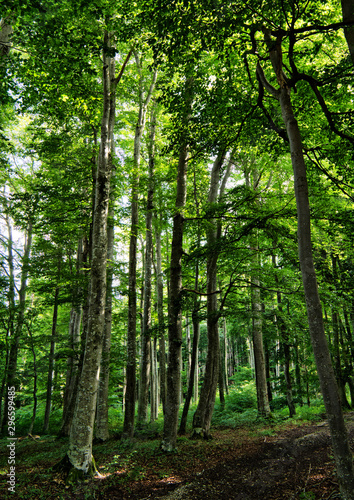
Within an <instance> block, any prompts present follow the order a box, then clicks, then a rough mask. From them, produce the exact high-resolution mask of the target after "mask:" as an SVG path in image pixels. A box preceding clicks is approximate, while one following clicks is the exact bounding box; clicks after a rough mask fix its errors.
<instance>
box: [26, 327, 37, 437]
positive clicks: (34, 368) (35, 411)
mask: <svg viewBox="0 0 354 500" xmlns="http://www.w3.org/2000/svg"><path fill="white" fill-rule="evenodd" d="M27 329H28V333H29V336H30V339H31V351H32V355H33V409H32V418H31V422H30V425H29V427H28V434H32V432H33V426H34V422H35V420H36V413H37V401H38V398H37V378H38V376H37V358H36V349H35V347H34V343H33V337H32V332H31V330H30V328H29V327H28V325H27Z"/></svg>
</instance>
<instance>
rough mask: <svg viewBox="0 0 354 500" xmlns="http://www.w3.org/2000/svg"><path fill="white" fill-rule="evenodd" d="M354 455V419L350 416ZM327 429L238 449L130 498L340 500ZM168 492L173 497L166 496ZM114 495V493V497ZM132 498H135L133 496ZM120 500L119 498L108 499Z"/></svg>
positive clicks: (294, 431)
mask: <svg viewBox="0 0 354 500" xmlns="http://www.w3.org/2000/svg"><path fill="white" fill-rule="evenodd" d="M347 419H348V431H349V436H350V441H351V447H352V449H353V443H354V414H351V415H348V417H347ZM330 444H331V443H330V435H329V429H328V424H327V423H325V422H321V423H319V424H316V425H312V426H306V427H295V428H290V429H286V430H285V431H283V432H281V433H279V434H277V435H276V436H270V437H269V436H265V437H263V438H261V439H259V440H256V441H254V442H252V443H248V444H247V443H243V444H241V445H238V444H237V435H235V446H234V449H233V450H228V451H227V452H226V453H225V455H224V454H223V453H222V452H220V455H219V457H218V463H213V464H212V465H211V466H210V467H207V468H205V469H204V470H201V471H198V472H196V473H194V474H192V475H191V476H189V477H188V478H184V479H183V478H181V480H180V481H179V482H174V483H173V484H169V485H167V484H166V486H162V485H161V483H156V484H151V483H150V484H149V485H148V484H146V486H144V485H143V484H140V487H139V488H137V489H136V490H135V493H134V496H132V497H129V498H140V499H144V500H145V499H146V500H147V499H154V498H159V499H160V500H167V499H171V500H172V499H174V500H180V499H185V500H293V499H294V500H295V499H303V500H314V499H326V500H329V499H331V500H333V499H335V498H337V499H339V498H340V495H339V487H338V482H337V478H336V476H335V467H334V461H333V456H332V452H331V446H330ZM168 489H171V490H173V491H170V492H167V491H166V490H168ZM112 493H113V492H112ZM135 495H136V496H135ZM111 498H112V499H113V498H117V499H118V498H122V497H120V496H117V497H114V496H112V497H111Z"/></svg>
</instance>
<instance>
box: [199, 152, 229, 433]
mask: <svg viewBox="0 0 354 500" xmlns="http://www.w3.org/2000/svg"><path fill="white" fill-rule="evenodd" d="M224 159H225V151H222V152H221V153H219V155H218V156H217V158H216V160H215V162H214V165H213V168H212V172H211V178H210V188H209V195H208V203H209V204H212V203H215V202H216V201H217V199H218V194H219V182H220V170H221V167H222V165H223V162H224ZM219 232H221V227H220V228H219V227H218V224H217V223H216V222H215V221H210V222H209V228H208V229H207V244H208V246H209V255H208V259H207V333H208V351H207V358H206V363H205V374H204V380H203V385H202V388H201V392H200V397H199V403H198V407H197V409H196V412H195V413H194V416H193V436H194V437H204V438H209V430H210V424H211V417H212V414H213V410H214V404H215V395H216V389H217V384H218V379H219V366H220V344H219V328H218V320H219V315H220V313H219V311H218V297H217V293H216V291H217V260H218V250H217V248H216V244H217V240H218V237H219V236H220V235H219Z"/></svg>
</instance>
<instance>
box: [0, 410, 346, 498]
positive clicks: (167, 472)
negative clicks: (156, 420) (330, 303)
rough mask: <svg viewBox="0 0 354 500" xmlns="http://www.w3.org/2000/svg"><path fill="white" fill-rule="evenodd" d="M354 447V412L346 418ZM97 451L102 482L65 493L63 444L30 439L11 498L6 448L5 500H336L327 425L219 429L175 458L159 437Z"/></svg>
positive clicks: (0, 461)
mask: <svg viewBox="0 0 354 500" xmlns="http://www.w3.org/2000/svg"><path fill="white" fill-rule="evenodd" d="M346 421H347V423H348V429H349V435H350V442H351V446H352V449H353V448H354V412H351V413H347V414H346ZM152 434H153V435H149V433H142V434H141V436H140V437H139V438H137V439H134V440H132V441H129V442H126V443H122V442H121V441H117V440H113V439H112V440H110V441H108V442H106V443H104V444H99V445H95V447H94V455H95V459H96V462H97V466H98V468H99V471H100V473H101V477H97V478H94V479H93V480H91V481H89V482H87V483H82V484H81V485H80V486H76V487H73V486H68V485H66V484H65V478H63V477H62V475H61V474H59V473H57V472H53V470H52V469H51V468H52V467H53V466H54V465H55V463H57V462H58V460H59V459H60V458H62V457H63V456H64V455H65V451H66V448H67V441H66V440H55V438H52V437H48V436H46V437H43V438H37V440H33V439H31V438H26V439H23V440H20V441H18V442H17V444H16V492H15V493H12V492H8V490H7V488H8V486H9V485H8V484H7V483H6V481H7V479H8V476H6V474H8V472H9V471H8V465H7V460H8V455H9V452H8V448H7V446H6V440H2V441H1V450H0V473H1V476H2V481H1V484H0V498H12V499H14V500H15V499H20V498H25V499H36V500H37V499H53V500H54V499H58V500H66V499H71V498H75V499H107V500H132V499H141V500H148V499H155V498H158V499H160V500H167V499H171V500H173V499H176V500H177V499H185V500H197V499H202V500H231V499H232V500H293V499H294V500H295V499H300V500H314V499H325V500H334V499H338V498H340V497H339V489H338V483H337V479H336V476H335V470H334V462H333V456H332V452H331V447H330V437H329V430H328V425H327V423H326V421H325V420H323V421H319V422H316V423H313V424H311V425H309V424H305V425H304V424H299V423H294V422H291V423H286V422H284V423H282V424H281V425H279V423H278V424H271V425H263V426H257V427H256V428H251V427H249V426H248V427H242V428H237V429H220V428H218V429H214V430H213V433H212V434H213V439H211V440H209V441H194V440H190V439H189V438H188V437H181V438H179V440H178V452H176V453H173V454H168V455H166V454H164V453H162V452H161V451H159V447H158V444H159V441H160V439H159V437H158V436H156V434H154V433H152Z"/></svg>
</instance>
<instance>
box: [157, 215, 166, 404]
mask: <svg viewBox="0 0 354 500" xmlns="http://www.w3.org/2000/svg"><path fill="white" fill-rule="evenodd" d="M155 244H156V295H157V317H158V325H159V368H160V377H159V378H160V398H161V402H162V408H163V412H164V413H165V407H166V348H165V321H164V313H163V278H162V257H161V235H160V230H159V228H158V227H157V220H156V227H155Z"/></svg>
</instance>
